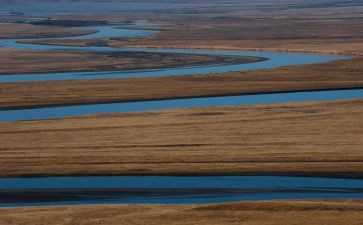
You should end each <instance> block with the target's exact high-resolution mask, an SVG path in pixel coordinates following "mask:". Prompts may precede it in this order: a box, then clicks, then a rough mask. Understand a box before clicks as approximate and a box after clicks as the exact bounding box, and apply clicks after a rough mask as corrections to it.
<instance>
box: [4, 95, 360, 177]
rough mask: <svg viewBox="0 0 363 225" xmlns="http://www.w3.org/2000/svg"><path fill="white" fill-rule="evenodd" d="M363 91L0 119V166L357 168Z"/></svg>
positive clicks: (162, 170) (198, 170)
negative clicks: (292, 100)
mask: <svg viewBox="0 0 363 225" xmlns="http://www.w3.org/2000/svg"><path fill="white" fill-rule="evenodd" d="M362 113H363V101H362V100H351V101H336V102H315V103H299V104H280V105H278V104H276V105H259V106H238V107H209V108H199V109H198V108H197V109H178V110H168V111H154V112H144V113H120V114H108V115H92V116H83V117H77V118H65V119H53V120H41V121H24V122H12V123H1V126H0V139H1V140H2V141H1V147H0V176H37V175H101V174H127V175H137V174H188V175H191V174H209V175H214V174H260V175H272V174H276V175H277V174H279V175H280V174H283V175H309V176H318V175H319V176H321V175H326V176H335V177H339V176H343V177H359V178H362V175H363V163H362V162H363V151H362V145H363V140H362V138H361V137H362V135H361V134H362V132H363V117H362Z"/></svg>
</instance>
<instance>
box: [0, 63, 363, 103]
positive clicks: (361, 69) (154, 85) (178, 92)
mask: <svg viewBox="0 0 363 225" xmlns="http://www.w3.org/2000/svg"><path fill="white" fill-rule="evenodd" d="M111 58H112V57H111ZM141 60H142V59H141ZM164 60H167V58H165V59H164ZM191 60H193V58H187V59H185V61H191ZM206 60H207V59H206ZM232 60H233V59H232ZM241 60H242V59H241ZM144 61H145V59H144ZM199 61H202V59H199ZM361 62H362V58H353V59H349V60H342V61H337V62H329V63H322V64H315V65H303V66H289V67H283V68H276V69H268V70H257V71H248V72H233V73H224V74H209V75H198V76H176V77H153V78H136V79H135V78H134V79H112V80H81V81H47V82H28V83H0V95H1V98H0V109H1V108H3V109H4V108H22V107H40V106H47V105H67V104H77V103H82V104H85V103H96V102H98V103H100V102H122V101H141V100H151V99H169V98H185V97H200V96H222V95H236V94H251V93H264V92H284V91H301V90H316V89H338V88H357V87H361V88H362V87H363V63H361ZM0 64H1V62H0ZM87 65H88V66H89V64H87ZM147 65H148V64H146V65H145V66H147ZM0 71H1V69H0Z"/></svg>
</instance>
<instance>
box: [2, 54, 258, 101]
mask: <svg viewBox="0 0 363 225" xmlns="http://www.w3.org/2000/svg"><path fill="white" fill-rule="evenodd" d="M261 60H263V59H261V58H257V57H232V56H212V55H202V54H201V55H195V54H194V55H193V54H173V53H147V52H127V51H126V52H125V51H122V52H98V53H97V52H82V51H78V52H77V51H73V52H70V51H19V50H13V49H1V48H0V76H1V75H4V74H13V75H14V76H16V74H32V73H61V72H82V71H87V72H97V71H106V72H107V71H115V70H121V71H122V70H147V69H159V68H165V67H171V68H172V67H182V66H203V65H209V64H212V65H214V64H236V63H238V64H239V63H242V64H243V63H252V62H258V61H261ZM58 85H59V84H57V86H58ZM0 87H2V84H0ZM2 89H3V88H2ZM28 94H29V93H28Z"/></svg>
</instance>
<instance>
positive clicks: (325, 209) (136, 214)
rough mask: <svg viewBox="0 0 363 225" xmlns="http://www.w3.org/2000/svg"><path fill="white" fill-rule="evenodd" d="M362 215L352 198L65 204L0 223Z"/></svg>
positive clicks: (261, 223)
mask: <svg viewBox="0 0 363 225" xmlns="http://www.w3.org/2000/svg"><path fill="white" fill-rule="evenodd" d="M362 215H363V203H362V201H348V200H346V201H333V200H330V201H286V202H280V201H271V202H241V203H229V204H220V205H173V206H170V205H164V206H162V205H103V206H61V207H33V208H8V209H0V224H1V225H15V224H27V225H43V224H44V225H48V224H56V225H66V224H78V225H85V224H100V225H102V224H107V225H113V224H127V225H133V224H135V225H136V224H137V225H141V224H145V225H146V224H148V225H149V224H150V225H153V224H155V225H159V224H170V225H176V224H183V225H184V224H193V225H205V224H218V225H222V224H231V225H234V224H236V225H237V224H238V225H257V224H258V225H280V224H290V225H305V224H310V225H341V224H349V225H360V224H362V223H361V222H362V219H363V216H362ZM20 221H21V222H20Z"/></svg>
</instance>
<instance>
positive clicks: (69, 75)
mask: <svg viewBox="0 0 363 225" xmlns="http://www.w3.org/2000/svg"><path fill="white" fill-rule="evenodd" d="M143 24H145V22H138V23H135V24H134V26H135V27H137V26H140V25H143ZM78 29H86V30H98V32H97V33H93V34H89V35H83V36H76V37H66V38H62V39H95V38H110V37H111V38H112V37H122V38H129V37H137V36H147V35H152V34H156V33H157V32H158V31H156V30H139V29H137V28H135V29H116V28H115V27H114V26H91V27H79V28H78ZM17 41H19V39H10V40H7V39H2V40H1V39H0V46H5V47H8V48H16V49H23V50H41V51H48V50H61V51H69V50H72V51H102V52H111V51H112V52H114V51H117V52H122V51H143V52H156V53H179V54H182V53H187V54H203V55H225V56H255V57H262V58H267V59H268V60H266V61H260V62H255V63H248V64H232V65H230V64H229V65H228V64H222V65H204V66H197V67H179V68H163V69H157V70H147V71H145V70H138V71H137V70H133V71H127V70H123V71H108V72H107V71H102V72H66V73H48V74H17V75H11V74H9V75H0V82H24V81H44V80H83V79H109V78H131V77H152V76H177V75H193V74H206V73H222V72H231V71H246V70H255V69H268V68H274V67H280V66H288V65H301V64H312V63H321V62H327V61H333V60H340V59H346V58H349V57H347V56H333V55H318V54H297V53H271V52H248V51H208V50H183V49H136V48H134V49H128V48H110V47H103V46H88V47H69V46H53V45H38V44H22V43H18V42H17Z"/></svg>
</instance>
